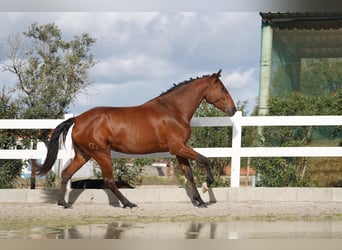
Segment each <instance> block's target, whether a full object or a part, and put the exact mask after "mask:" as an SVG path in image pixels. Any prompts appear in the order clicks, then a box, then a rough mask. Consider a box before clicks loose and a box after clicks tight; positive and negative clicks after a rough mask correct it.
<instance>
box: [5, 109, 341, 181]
mask: <svg viewBox="0 0 342 250" xmlns="http://www.w3.org/2000/svg"><path fill="white" fill-rule="evenodd" d="M62 121H64V120H49V119H44V120H43V119H41V120H19V119H18V120H0V130H1V129H52V128H55V127H56V126H57V125H58V124H59V123H61V122H62ZM336 125H339V126H341V125H342V116H254V117H253V116H242V113H241V112H236V114H235V115H234V116H233V117H201V118H193V119H192V120H191V126H192V127H205V126H211V127H212V126H219V127H224V126H233V139H232V147H220V148H195V150H196V151H197V152H199V153H201V154H203V155H205V156H207V157H231V158H232V161H231V187H239V185H240V160H241V157H282V156H285V157H300V156H307V157H342V147H241V137H242V127H246V126H255V127H258V126H336ZM0 132H1V131H0ZM70 145H71V141H70V139H69V141H68V140H67V142H66V146H67V148H68V146H70ZM45 155H46V148H45V147H40V148H38V149H37V150H3V149H2V150H1V149H0V159H44V158H45ZM71 157H72V152H71V151H70V150H69V151H68V150H66V149H63V148H62V149H60V152H59V154H58V159H62V160H63V162H66V161H68V160H70V158H71ZM112 157H118V158H143V157H152V158H159V157H165V158H166V157H173V156H172V155H170V154H169V153H154V154H147V155H127V154H122V153H118V152H112Z"/></svg>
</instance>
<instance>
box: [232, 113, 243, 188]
mask: <svg viewBox="0 0 342 250" xmlns="http://www.w3.org/2000/svg"><path fill="white" fill-rule="evenodd" d="M241 120H242V112H241V111H237V112H236V113H235V115H234V116H233V117H232V122H233V138H232V140H233V141H232V161H231V174H230V186H231V187H239V186H240V162H241V160H240V152H241V136H242V127H241Z"/></svg>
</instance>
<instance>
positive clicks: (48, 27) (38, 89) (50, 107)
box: [2, 23, 95, 188]
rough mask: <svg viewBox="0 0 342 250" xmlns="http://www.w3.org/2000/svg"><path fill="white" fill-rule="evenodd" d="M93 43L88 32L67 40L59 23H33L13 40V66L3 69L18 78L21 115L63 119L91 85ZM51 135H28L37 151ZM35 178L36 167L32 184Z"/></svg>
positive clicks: (8, 65)
mask: <svg viewBox="0 0 342 250" xmlns="http://www.w3.org/2000/svg"><path fill="white" fill-rule="evenodd" d="M93 43H95V39H94V38H91V37H90V36H89V35H88V34H86V33H83V34H81V35H80V36H74V39H73V40H71V41H65V40H63V39H62V32H61V30H60V29H59V28H58V27H57V26H56V25H55V24H45V25H38V24H37V23H32V24H31V26H30V27H29V28H28V31H27V32H24V33H23V34H17V35H15V36H12V37H9V38H8V45H9V52H8V61H9V63H3V64H2V66H3V70H4V71H9V72H11V73H13V74H14V75H15V76H16V77H17V83H16V84H15V88H14V90H15V91H16V92H17V94H18V98H17V105H18V107H19V112H18V116H19V117H20V118H23V119H37V118H40V119H42V118H43V119H44V118H50V119H56V118H62V116H63V114H65V113H67V111H68V108H69V106H70V104H71V103H72V102H73V101H74V99H75V97H76V96H77V94H78V93H79V92H80V91H82V90H83V89H85V88H86V87H87V86H88V85H89V84H90V80H89V76H88V70H89V69H90V68H91V67H92V66H94V65H95V61H94V58H93V55H92V54H91V53H90V47H91V45H92V44H93ZM49 132H50V131H39V132H37V131H31V132H28V133H29V134H28V138H29V139H30V140H33V144H32V145H33V148H35V147H36V145H37V140H38V139H40V140H42V141H45V142H46V143H47V138H48V134H49ZM34 165H35V164H32V166H34ZM34 179H35V170H34V167H32V182H34ZM34 186H35V184H34V183H33V184H32V185H31V187H32V188H34Z"/></svg>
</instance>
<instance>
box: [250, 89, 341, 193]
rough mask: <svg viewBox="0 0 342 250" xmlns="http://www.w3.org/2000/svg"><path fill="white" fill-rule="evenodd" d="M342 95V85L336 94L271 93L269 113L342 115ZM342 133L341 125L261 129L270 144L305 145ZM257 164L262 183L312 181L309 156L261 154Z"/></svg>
mask: <svg viewBox="0 0 342 250" xmlns="http://www.w3.org/2000/svg"><path fill="white" fill-rule="evenodd" d="M341 99H342V89H340V90H338V91H337V92H336V93H335V94H334V95H321V96H316V97H314V96H307V95H304V94H301V93H298V92H294V93H292V94H291V95H290V96H271V97H270V100H269V115H273V116H276V115H282V116H287V115H341V114H342V109H341V106H339V105H340V104H341ZM341 137H342V133H341V126H330V127H318V126H316V127H314V126H299V127H263V128H262V130H261V138H263V146H269V147H272V146H276V147H280V146H283V147H286V146H305V145H309V144H310V143H312V142H313V140H315V139H322V138H326V139H339V138H341ZM341 142H342V141H341ZM341 142H340V143H341ZM253 164H254V166H255V167H256V169H257V171H258V174H259V185H262V186H272V187H274V186H307V185H310V178H309V176H308V174H307V168H308V161H307V158H306V157H304V158H303V157H298V158H260V159H254V161H253Z"/></svg>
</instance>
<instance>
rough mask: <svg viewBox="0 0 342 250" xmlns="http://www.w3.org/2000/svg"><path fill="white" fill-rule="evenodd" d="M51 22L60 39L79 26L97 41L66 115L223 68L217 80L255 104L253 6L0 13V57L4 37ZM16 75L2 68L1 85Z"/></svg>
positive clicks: (149, 94) (141, 97) (127, 102)
mask: <svg viewBox="0 0 342 250" xmlns="http://www.w3.org/2000/svg"><path fill="white" fill-rule="evenodd" d="M32 22H37V23H39V24H45V23H52V22H53V23H55V24H56V25H57V26H58V27H59V28H60V29H61V30H62V33H63V36H64V37H65V39H70V38H71V37H72V36H74V35H78V34H81V33H83V32H86V33H89V34H90V35H91V36H92V37H94V38H96V39H97V42H96V43H95V44H94V46H93V47H92V50H91V52H92V53H93V55H94V57H95V60H96V61H97V64H96V65H95V66H94V67H93V68H92V69H91V71H90V79H91V80H92V84H91V85H90V87H89V88H88V89H87V90H86V91H84V92H83V93H81V94H79V95H78V96H77V98H76V100H75V102H74V103H73V104H72V105H71V106H70V113H73V114H79V113H81V112H83V111H86V110H87V109H89V108H92V107H94V106H103V105H105V106H132V105H138V104H141V103H143V102H145V101H147V100H149V99H151V98H153V97H155V96H157V95H159V94H160V93H161V92H163V91H165V90H167V89H168V88H170V87H171V86H172V85H173V83H178V82H181V81H184V80H187V79H189V78H190V77H196V76H201V75H203V74H210V73H214V72H217V71H218V70H219V69H222V78H221V80H222V81H223V82H224V84H225V85H226V87H227V89H228V90H229V92H230V93H231V95H232V97H233V99H234V100H235V101H236V102H237V101H238V100H240V101H245V100H248V101H249V102H250V105H249V106H250V110H252V109H253V107H254V105H255V104H256V98H257V96H258V84H259V66H260V39H261V35H260V32H261V18H260V16H259V14H258V12H208V13H206V12H201V13H199V12H36V13H33V12H9V13H7V12H0V23H2V24H6V25H2V27H1V33H0V61H1V62H4V61H6V60H7V58H6V51H5V49H4V46H3V45H4V43H5V42H6V39H7V38H8V36H11V35H15V34H16V33H18V32H19V33H20V32H23V31H26V30H27V28H28V26H29V25H30V23H32ZM15 81H16V79H15V78H14V76H13V75H11V74H10V73H8V72H2V71H0V85H7V86H13V85H14V84H15Z"/></svg>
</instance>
